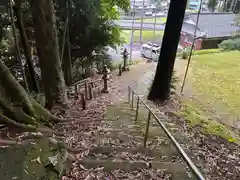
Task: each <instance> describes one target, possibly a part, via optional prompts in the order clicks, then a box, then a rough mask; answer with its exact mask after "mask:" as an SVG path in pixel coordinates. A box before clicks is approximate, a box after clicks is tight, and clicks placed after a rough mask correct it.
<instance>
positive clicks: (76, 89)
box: [74, 84, 78, 96]
mask: <svg viewBox="0 0 240 180" xmlns="http://www.w3.org/2000/svg"><path fill="white" fill-rule="evenodd" d="M74 88H75V96H76V95H77V94H78V87H77V84H76V85H75V86H74Z"/></svg>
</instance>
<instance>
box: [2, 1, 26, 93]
mask: <svg viewBox="0 0 240 180" xmlns="http://www.w3.org/2000/svg"><path fill="white" fill-rule="evenodd" d="M9 5H10V17H11V24H12V33H13V38H14V42H15V46H16V59H17V61H18V63H19V65H20V68H21V74H22V78H23V84H24V86H25V89H26V90H27V91H29V87H28V83H27V78H26V74H25V71H24V67H23V64H22V58H21V54H20V48H19V44H18V39H17V32H16V26H15V23H14V15H13V7H12V3H11V2H10V4H9ZM1 41H2V37H1V39H0V42H1Z"/></svg>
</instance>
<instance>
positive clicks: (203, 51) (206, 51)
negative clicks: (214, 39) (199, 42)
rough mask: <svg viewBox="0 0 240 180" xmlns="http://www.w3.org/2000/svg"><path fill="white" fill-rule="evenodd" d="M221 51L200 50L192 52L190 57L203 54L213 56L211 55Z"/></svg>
mask: <svg viewBox="0 0 240 180" xmlns="http://www.w3.org/2000/svg"><path fill="white" fill-rule="evenodd" d="M222 51H223V50H222V49H202V50H196V51H193V53H192V55H203V54H213V53H220V52H222Z"/></svg>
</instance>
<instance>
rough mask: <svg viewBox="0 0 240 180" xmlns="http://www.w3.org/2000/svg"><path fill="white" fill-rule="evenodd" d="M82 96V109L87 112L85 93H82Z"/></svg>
mask: <svg viewBox="0 0 240 180" xmlns="http://www.w3.org/2000/svg"><path fill="white" fill-rule="evenodd" d="M80 96H81V105H82V109H83V110H85V109H86V99H85V97H84V93H80Z"/></svg>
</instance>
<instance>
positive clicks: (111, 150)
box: [89, 146, 180, 161]
mask: <svg viewBox="0 0 240 180" xmlns="http://www.w3.org/2000/svg"><path fill="white" fill-rule="evenodd" d="M122 154H123V155H127V156H128V155H129V156H132V157H135V158H137V159H139V158H140V159H152V160H155V161H156V160H160V161H177V160H179V159H180V158H179V153H178V152H177V150H176V149H175V147H173V146H161V147H160V148H158V149H149V148H144V147H136V148H129V147H112V146H98V147H95V148H92V149H91V150H90V151H89V156H91V157H94V156H98V155H104V158H106V157H108V158H109V157H112V158H116V156H118V155H122ZM136 155H139V156H136ZM98 157H100V156H98ZM145 157H146V158H145Z"/></svg>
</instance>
